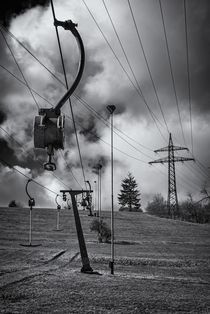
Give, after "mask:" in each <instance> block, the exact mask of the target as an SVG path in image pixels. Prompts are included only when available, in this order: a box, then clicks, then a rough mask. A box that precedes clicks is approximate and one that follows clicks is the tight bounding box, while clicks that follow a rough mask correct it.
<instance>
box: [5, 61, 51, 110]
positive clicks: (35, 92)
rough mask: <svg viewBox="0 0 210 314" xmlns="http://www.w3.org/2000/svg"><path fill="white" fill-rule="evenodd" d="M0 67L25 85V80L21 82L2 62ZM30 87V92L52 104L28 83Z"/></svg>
mask: <svg viewBox="0 0 210 314" xmlns="http://www.w3.org/2000/svg"><path fill="white" fill-rule="evenodd" d="M0 67H1V68H2V69H4V70H5V71H7V72H8V73H9V74H10V75H12V76H13V77H14V78H15V79H16V80H17V81H19V82H20V83H21V84H23V85H25V86H26V87H28V86H27V84H26V83H25V82H23V81H22V80H21V79H19V78H18V77H17V76H16V75H15V74H14V73H12V72H11V71H10V70H8V69H7V68H6V67H5V66H3V65H2V64H0ZM29 87H30V89H31V90H32V92H33V93H34V94H36V95H37V96H39V97H40V98H42V99H43V100H44V101H46V102H47V103H48V104H49V105H51V106H52V103H50V102H49V100H47V99H46V98H45V97H43V96H41V95H40V94H39V93H38V92H37V91H35V90H34V89H33V88H32V87H31V86H30V85H29Z"/></svg>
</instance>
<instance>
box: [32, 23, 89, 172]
mask: <svg viewBox="0 0 210 314" xmlns="http://www.w3.org/2000/svg"><path fill="white" fill-rule="evenodd" d="M54 25H55V26H56V27H58V26H61V27H63V28H64V29H65V30H69V31H70V32H71V33H72V34H73V35H74V37H75V39H76V41H77V44H78V47H79V50H80V62H79V67H78V72H77V75H76V78H75V80H74V82H73V84H72V85H71V87H70V88H69V89H68V91H67V92H66V93H65V94H64V96H63V97H62V98H61V99H60V100H59V102H58V103H57V105H56V106H55V108H40V109H39V115H38V116H36V117H35V121H34V147H35V148H42V149H45V148H47V154H48V156H49V159H48V162H47V163H45V164H44V169H45V170H48V171H54V170H56V165H55V163H53V162H52V156H53V155H54V149H55V150H57V149H64V124H65V116H64V115H63V114H61V107H62V106H63V105H64V103H65V102H66V101H67V100H68V99H69V97H70V96H71V94H72V93H73V92H74V91H75V89H76V87H77V85H78V84H79V82H80V80H81V77H82V73H83V70H84V64H85V50H84V45H83V42H82V39H81V37H80V34H79V32H78V31H77V29H76V27H77V24H75V23H73V22H72V21H71V20H68V21H64V22H62V21H58V20H57V19H55V22H54Z"/></svg>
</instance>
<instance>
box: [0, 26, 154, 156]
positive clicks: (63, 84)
mask: <svg viewBox="0 0 210 314" xmlns="http://www.w3.org/2000/svg"><path fill="white" fill-rule="evenodd" d="M0 27H1V24H0ZM4 30H5V31H6V32H8V34H9V35H10V36H11V37H12V38H13V39H14V40H15V41H17V43H19V44H20V45H21V46H22V48H24V49H25V50H26V51H27V52H29V53H30V55H31V56H32V57H33V58H34V59H35V60H36V61H37V62H38V63H39V64H40V65H41V66H43V67H44V68H45V69H46V70H47V71H48V72H49V73H50V74H51V75H52V76H53V77H54V78H55V79H56V80H57V81H58V82H59V83H60V84H61V85H62V86H64V87H66V86H65V83H64V82H63V81H62V80H60V79H59V78H58V77H57V76H56V74H55V73H54V72H53V71H51V70H50V69H49V68H48V67H47V66H45V65H44V63H43V62H41V61H40V60H39V59H38V58H37V57H36V56H35V55H34V54H33V53H32V52H31V51H30V50H29V49H28V48H27V47H25V46H24V45H23V44H22V43H21V42H20V41H19V40H18V39H17V37H16V36H15V35H14V34H13V33H11V32H10V31H9V30H7V29H6V28H5V27H4ZM0 66H1V65H0ZM1 67H3V66H1ZM3 68H4V69H5V70H6V71H7V72H9V73H10V71H9V70H8V69H6V68H5V67H3ZM10 74H12V73H10ZM12 75H13V76H14V77H15V75H14V74H12ZM16 78H17V77H16ZM17 79H18V78H17ZM18 80H19V79H18ZM20 82H22V81H20ZM35 93H37V92H35ZM37 94H38V93H37ZM38 95H39V94H38ZM73 97H77V98H78V100H79V101H80V102H81V101H82V102H83V103H85V104H86V105H89V104H88V103H87V101H85V100H84V99H83V98H82V97H80V96H78V95H77V94H75V93H74V94H73ZM42 98H43V97H42ZM43 99H44V98H43ZM44 100H45V99H44ZM47 102H48V103H49V104H50V105H51V106H53V105H52V103H50V102H49V101H47ZM89 108H90V109H91V108H92V106H90V105H89ZM92 110H94V109H93V108H92ZM94 111H95V110H94ZM95 112H96V113H97V114H99V113H98V112H97V111H95ZM99 115H100V114H99ZM107 123H109V124H110V122H109V121H107ZM114 128H115V129H117V128H116V127H114ZM117 130H118V131H119V132H120V133H122V134H123V135H124V136H126V137H127V138H129V139H130V140H132V141H134V142H136V143H137V144H138V145H140V146H141V147H143V148H145V149H147V150H149V151H153V150H152V149H151V148H148V147H146V146H145V145H143V144H141V143H139V142H137V141H135V140H134V139H132V138H131V137H129V136H128V135H127V134H126V133H125V132H123V131H121V130H119V129H117Z"/></svg>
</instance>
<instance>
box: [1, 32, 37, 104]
mask: <svg viewBox="0 0 210 314" xmlns="http://www.w3.org/2000/svg"><path fill="white" fill-rule="evenodd" d="M0 32H1V35H2V37H3V39H4V41H5V43H6V45H7V48H8V49H9V51H10V53H11V55H12V57H13V59H14V61H15V63H16V65H17V67H18V69H19V71H20V73H21V75H22V77H23V79H24V81H25V83H26V85H27V87H28V90H29V92H30V94H31V96H32V98H33V100H34V102H35V104H36V106H37V108H38V109H39V105H38V103H37V101H36V98H35V97H34V94H33V93H32V91H31V89H30V86H29V85H28V82H27V80H26V78H25V75H24V74H23V71H22V70H21V67H20V65H19V63H18V61H17V59H16V58H15V55H14V53H13V51H12V49H11V47H10V45H9V43H8V41H7V39H6V37H5V36H4V33H3V32H2V30H1V29H0Z"/></svg>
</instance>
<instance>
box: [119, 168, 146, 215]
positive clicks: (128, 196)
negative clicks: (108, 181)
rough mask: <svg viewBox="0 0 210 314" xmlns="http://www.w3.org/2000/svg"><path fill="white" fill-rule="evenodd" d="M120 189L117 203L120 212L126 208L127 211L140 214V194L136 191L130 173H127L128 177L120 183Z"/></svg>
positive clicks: (134, 182)
mask: <svg viewBox="0 0 210 314" xmlns="http://www.w3.org/2000/svg"><path fill="white" fill-rule="evenodd" d="M121 187H122V189H121V190H120V194H118V201H119V204H120V205H121V208H120V210H126V209H127V208H128V210H129V211H139V212H142V209H141V203H140V201H141V198H140V195H141V194H140V192H139V191H138V189H137V187H138V184H137V183H136V180H135V179H134V177H133V176H132V174H131V173H128V177H126V178H125V179H124V180H123V181H122V184H121Z"/></svg>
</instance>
